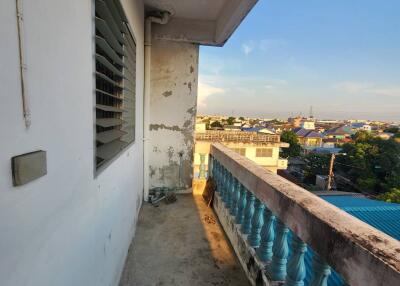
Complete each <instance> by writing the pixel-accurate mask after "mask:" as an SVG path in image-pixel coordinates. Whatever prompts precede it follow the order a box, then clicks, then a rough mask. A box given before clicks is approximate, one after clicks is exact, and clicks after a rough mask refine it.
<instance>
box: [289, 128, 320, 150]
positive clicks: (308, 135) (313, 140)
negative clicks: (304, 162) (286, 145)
mask: <svg viewBox="0 0 400 286" xmlns="http://www.w3.org/2000/svg"><path fill="white" fill-rule="evenodd" d="M293 132H294V133H295V134H296V135H297V138H298V140H299V144H300V145H301V146H302V147H303V148H304V149H310V148H311V149H312V148H315V147H321V146H322V139H323V137H324V136H323V135H322V134H321V133H318V132H316V131H314V130H308V129H305V128H301V127H299V128H295V129H293Z"/></svg>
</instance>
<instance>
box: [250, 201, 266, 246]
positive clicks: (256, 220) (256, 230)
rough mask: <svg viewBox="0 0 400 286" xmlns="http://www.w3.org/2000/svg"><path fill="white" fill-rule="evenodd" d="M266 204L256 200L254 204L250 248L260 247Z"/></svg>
mask: <svg viewBox="0 0 400 286" xmlns="http://www.w3.org/2000/svg"><path fill="white" fill-rule="evenodd" d="M264 208H265V206H264V204H263V203H262V202H261V201H260V200H259V199H257V198H256V200H255V203H254V215H253V218H252V220H251V233H250V235H249V237H248V241H249V244H250V246H252V247H259V246H260V241H261V235H260V233H261V227H262V225H263V211H264Z"/></svg>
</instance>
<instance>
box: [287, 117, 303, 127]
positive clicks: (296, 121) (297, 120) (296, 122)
mask: <svg viewBox="0 0 400 286" xmlns="http://www.w3.org/2000/svg"><path fill="white" fill-rule="evenodd" d="M302 119H303V118H302V117H301V116H296V117H289V118H288V123H289V124H290V125H291V126H292V127H293V128H297V127H300V125H301V120H302Z"/></svg>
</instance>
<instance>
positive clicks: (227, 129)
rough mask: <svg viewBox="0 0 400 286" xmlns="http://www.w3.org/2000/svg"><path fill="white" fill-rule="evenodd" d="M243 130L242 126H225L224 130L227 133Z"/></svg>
mask: <svg viewBox="0 0 400 286" xmlns="http://www.w3.org/2000/svg"><path fill="white" fill-rule="evenodd" d="M241 129H242V127H241V126H236V125H224V130H226V131H240V130H241Z"/></svg>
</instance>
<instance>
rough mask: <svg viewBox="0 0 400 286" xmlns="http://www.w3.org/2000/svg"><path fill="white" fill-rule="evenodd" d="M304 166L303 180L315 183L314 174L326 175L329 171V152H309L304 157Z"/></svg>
mask: <svg viewBox="0 0 400 286" xmlns="http://www.w3.org/2000/svg"><path fill="white" fill-rule="evenodd" d="M305 161H306V166H305V169H304V181H305V182H306V183H310V184H315V176H316V175H328V173H329V161H330V155H329V154H317V153H310V154H308V155H306V157H305Z"/></svg>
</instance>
